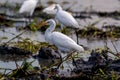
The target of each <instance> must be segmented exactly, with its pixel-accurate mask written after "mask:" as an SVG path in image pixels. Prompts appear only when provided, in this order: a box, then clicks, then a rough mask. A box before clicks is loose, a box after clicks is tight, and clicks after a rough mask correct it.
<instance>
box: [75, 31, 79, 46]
mask: <svg viewBox="0 0 120 80" xmlns="http://www.w3.org/2000/svg"><path fill="white" fill-rule="evenodd" d="M75 34H76V37H77V44H79V40H78V31H77V30H75Z"/></svg>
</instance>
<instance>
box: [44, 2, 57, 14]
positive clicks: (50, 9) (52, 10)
mask: <svg viewBox="0 0 120 80" xmlns="http://www.w3.org/2000/svg"><path fill="white" fill-rule="evenodd" d="M55 6H56V4H52V5H50V6H48V7H46V8H45V9H43V12H44V13H47V14H53V15H54V14H56V11H57V10H55Z"/></svg>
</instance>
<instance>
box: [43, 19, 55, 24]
mask: <svg viewBox="0 0 120 80" xmlns="http://www.w3.org/2000/svg"><path fill="white" fill-rule="evenodd" d="M45 23H46V24H48V25H52V24H55V20H53V19H49V20H47V21H45Z"/></svg>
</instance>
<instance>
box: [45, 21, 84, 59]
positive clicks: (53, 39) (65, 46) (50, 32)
mask: <svg viewBox="0 0 120 80" xmlns="http://www.w3.org/2000/svg"><path fill="white" fill-rule="evenodd" d="M46 23H48V24H49V25H50V27H49V28H48V29H47V30H46V31H45V40H46V41H47V42H49V43H50V44H53V45H55V46H56V47H57V48H58V52H59V55H60V56H61V54H60V53H61V52H65V53H70V52H71V51H76V52H82V51H84V48H83V47H82V46H80V45H78V44H77V43H76V42H75V41H74V40H72V39H71V38H70V37H68V36H66V35H65V34H63V33H60V32H56V31H54V29H55V27H56V23H55V21H54V20H53V19H50V20H47V21H46ZM61 59H62V58H61Z"/></svg>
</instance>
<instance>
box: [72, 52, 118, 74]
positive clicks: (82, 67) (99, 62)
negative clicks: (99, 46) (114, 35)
mask: <svg viewBox="0 0 120 80" xmlns="http://www.w3.org/2000/svg"><path fill="white" fill-rule="evenodd" d="M75 62H76V64H77V66H78V69H77V68H74V70H73V72H75V73H80V72H83V73H85V74H94V73H96V72H97V71H99V69H102V70H103V72H105V73H110V72H111V71H115V72H118V73H119V74H120V59H117V60H113V59H110V58H108V55H107V51H106V50H103V51H101V52H96V51H95V50H93V51H92V52H91V56H90V57H89V59H88V61H84V60H83V59H78V60H76V61H75Z"/></svg>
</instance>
